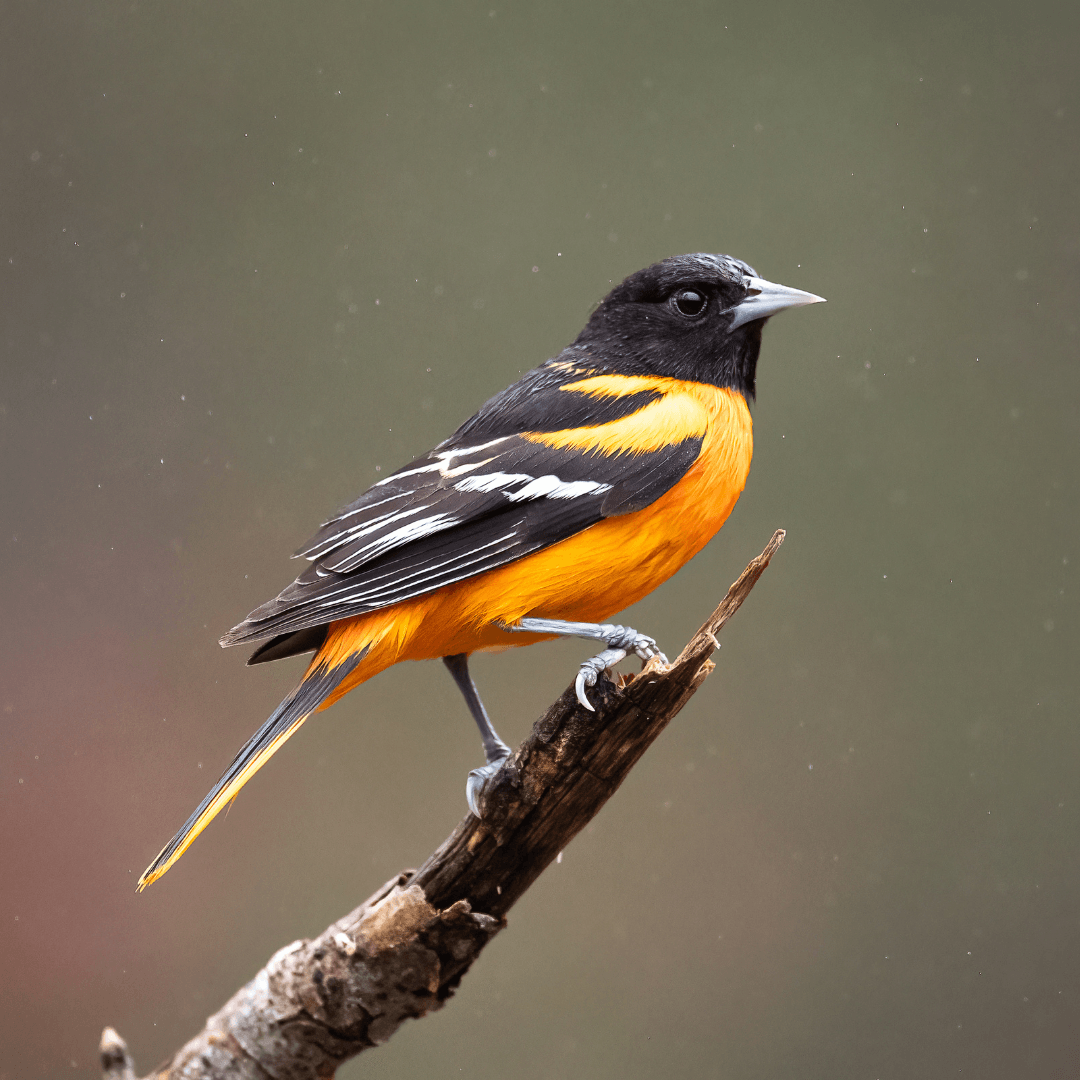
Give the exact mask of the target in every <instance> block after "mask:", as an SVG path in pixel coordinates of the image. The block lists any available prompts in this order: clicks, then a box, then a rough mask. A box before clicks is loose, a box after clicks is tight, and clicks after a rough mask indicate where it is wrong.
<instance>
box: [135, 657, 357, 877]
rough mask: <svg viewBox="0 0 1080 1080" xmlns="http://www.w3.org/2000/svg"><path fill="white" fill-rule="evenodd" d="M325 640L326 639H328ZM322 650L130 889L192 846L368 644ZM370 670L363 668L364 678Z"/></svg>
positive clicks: (337, 685)
mask: <svg viewBox="0 0 1080 1080" xmlns="http://www.w3.org/2000/svg"><path fill="white" fill-rule="evenodd" d="M328 644H329V643H328ZM335 644H337V645H338V647H337V648H322V649H320V650H319V652H318V653H316V655H315V657H314V659H313V660H312V662H311V666H310V667H309V668H308V670H307V673H306V674H305V675H304V678H303V681H302V682H301V683H300V685H299V686H298V687H297V688H296V689H295V690H294V691H293V692H292V693H291V694H290V695H289V696H288V697H287V698H286V699H285V700H284V701H283V702H282V703H281V704H280V705H279V706H278V707H277V708H276V709H275V710H274V712H273V715H271V717H270V719H269V720H267V721H266V723H265V724H263V726H262V727H261V728H259V730H258V731H256V732H255V734H254V735H252V736H251V738H250V739H248V741H247V742H246V743H245V744H244V745H243V747H242V748H241V750H240V753H238V754H237V755H236V757H235V758H234V759H233V763H232V764H231V765H230V766H229V767H228V768H227V769H226V770H225V772H224V773H223V774H222V776H221V779H220V780H218V782H217V783H216V784H215V785H214V786H213V788H212V789H211V790H210V792H209V793H208V794H207V796H206V798H205V799H203V801H202V802H201V803H199V805H198V807H197V808H196V809H195V812H194V813H193V814H192V815H191V817H189V818H188V819H187V821H185V822H184V824H183V826H182V827H181V829H180V831H179V832H178V833H177V834H176V835H175V836H174V837H173V838H172V839H171V840H170V841H169V842H168V843H167V844H166V845H165V846H164V847H163V848H162V849H161V852H160V854H159V855H158V857H157V858H156V859H155V860H154V861H153V862H152V863H151V864H150V865H149V866H148V867H147V868H146V870H145V871H144V872H143V875H142V877H141V878H139V884H138V888H137V890H136V891H138V892H142V890H143V889H145V888H146V886H147V885H150V884H152V883H153V882H155V881H157V879H158V878H159V877H161V876H162V874H164V873H165V871H166V870H168V869H169V867H170V866H172V864H173V863H174V862H176V860H177V859H179V858H180V856H181V855H183V854H184V852H185V851H187V849H188V848H189V847H190V846H191V845H192V843H193V842H194V840H195V837H197V836H198V835H199V833H201V832H202V831H203V829H205V828H206V826H207V825H209V824H210V822H211V821H212V820H213V819H214V817H215V816H216V815H217V814H218V812H219V811H220V810H221V809H222V808H223V807H225V806H227V805H228V804H229V802H230V801H231V800H232V799H233V798H235V797H236V795H237V793H238V792H239V791H240V789H241V788H242V787H243V786H244V785H245V784H246V783H247V782H248V781H249V780H250V779H251V778H252V777H253V776H254V775H255V773H257V772H258V771H259V769H261V768H262V767H263V765H265V764H266V763H267V762H268V761H269V760H270V758H271V757H273V755H274V753H275V752H276V751H277V750H278V748H279V747H281V746H282V745H283V744H284V743H285V741H286V740H287V739H288V738H289V736H290V735H292V734H293V733H294V732H295V731H296V730H297V729H298V728H299V727H300V725H301V724H302V723H303V722H304V721H305V720H306V719H307V718H308V717H309V716H310V715H311V714H312V713H313V712H315V711H316V710H317V709H318V708H319V707H320V706H321V705H323V704H324V703H328V702H327V699H328V698H331V696H332V695H333V698H332V699H336V698H337V697H339V696H340V694H336V695H335V693H334V692H335V691H336V690H339V689H340V690H341V691H342V692H344V690H345V689H349V688H351V687H349V686H345V687H343V686H342V683H345V682H346V680H348V682H349V683H351V684H352V685H355V683H356V682H357V681H363V680H362V679H360V680H350V679H349V676H350V675H352V674H353V672H354V671H355V669H356V667H357V666H358V665H359V664H360V662H361V661H362V660H363V659H364V657H365V656H366V655H367V654H368V651H369V650H370V649H371V646H372V644H373V642H372V641H371V640H370V639H369V640H368V641H367V642H366V643H364V644H362V645H360V646H359V647H354V648H351V649H348V650H342V649H341V647H340V645H341V642H340V641H337V642H335ZM374 674H375V671H371V672H365V677H368V678H370V676H371V675H374Z"/></svg>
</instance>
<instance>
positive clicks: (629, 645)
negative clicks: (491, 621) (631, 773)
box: [507, 619, 667, 712]
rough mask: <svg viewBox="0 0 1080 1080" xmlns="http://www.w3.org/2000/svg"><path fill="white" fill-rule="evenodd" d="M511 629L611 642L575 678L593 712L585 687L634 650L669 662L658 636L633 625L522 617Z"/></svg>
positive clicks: (583, 702)
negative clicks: (652, 636) (659, 643)
mask: <svg viewBox="0 0 1080 1080" xmlns="http://www.w3.org/2000/svg"><path fill="white" fill-rule="evenodd" d="M507 629H508V630H514V631H518V632H520V633H530V634H558V635H559V636H560V637H582V638H591V639H593V640H594V641H602V642H603V643H604V644H605V645H607V648H606V649H605V650H604V651H603V652H601V653H597V654H596V656H591V657H589V659H588V660H586V661H585V662H584V663H583V664H582V665H581V668H580V669H579V670H578V674H577V678H576V679H575V680H574V692H575V693H576V694H577V699H578V701H579V702H580V703H581V705H582V707H584V708H586V709H588V710H589V712H595V711H596V710H595V709H594V708H593V707H592V705H591V703H590V702H589V698H588V695H587V694H586V693H585V688H586V687H587V686H595V685H596V680H597V679H598V678H599V677H600V675H601V673H602V672H604V671H607V670H608V668H613V667H614V666H615V665H616V664H617V663H619V661H620V660H623V659H625V658H626V657H627V656H628V655H629V654H630V653H634V654H636V655H637V656H639V657H641V659H642V660H643V661H647V660H651V659H652V657H654V656H659V657H660V659H661V660H662V661H663V662H664V663H665V664H666V663H667V657H666V656H665V655H664V654H663V653H662V652H661V651H660V649H659V648H658V647H657V644H656V641H655V639H654V638H651V637H649V636H648V635H647V634H639V633H638V631H637V630H635V629H634V628H633V627H630V626H616V625H614V624H613V623H579V622H564V621H563V620H562V619H522V620H521V621H520V622H519V623H518V624H517V625H516V626H510V627H507Z"/></svg>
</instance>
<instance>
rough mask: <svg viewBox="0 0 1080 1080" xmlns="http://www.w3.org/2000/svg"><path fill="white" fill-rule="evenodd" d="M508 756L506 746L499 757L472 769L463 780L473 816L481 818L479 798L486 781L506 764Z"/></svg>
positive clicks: (508, 752)
mask: <svg viewBox="0 0 1080 1080" xmlns="http://www.w3.org/2000/svg"><path fill="white" fill-rule="evenodd" d="M509 757H510V750H509V749H508V748H507V749H506V753H505V754H503V755H502V756H501V757H497V758H494V759H493V760H490V761H488V763H487V764H486V765H481V766H480V768H479V769H473V770H472V772H470V773H469V778H468V780H466V781H465V798H466V800H467V801H468V803H469V809H470V810H471V811H472V814H473V817H477V818H480V819H481V820H483V816H484V815H483V814H481V813H480V800H481V798H482V797H483V794H484V788H485V787H486V786H487V782H488V781H489V780H490V779H491V778H492V777H493V776H494V775H495V774H496V773H497V772H498V771H499V770H500V769H501V768H502V767H503V765H505V764H506V760H507V758H509Z"/></svg>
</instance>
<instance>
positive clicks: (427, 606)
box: [139, 254, 822, 890]
mask: <svg viewBox="0 0 1080 1080" xmlns="http://www.w3.org/2000/svg"><path fill="white" fill-rule="evenodd" d="M821 299H822V298H821V297H820V296H814V295H813V294H812V293H807V292H801V291H799V290H798V289H789V288H786V287H785V286H782V285H775V284H773V283H771V282H768V281H765V280H763V279H762V278H760V277H758V275H757V273H756V271H755V270H754V269H753V268H752V267H750V266H748V265H747V264H746V263H744V262H741V261H740V260H738V259H733V258H731V257H729V256H727V255H707V254H697V255H681V256H677V257H674V258H670V259H665V260H664V261H663V262H659V263H656V264H654V265H653V266H650V267H647V268H646V269H644V270H641V271H639V272H638V273H636V274H633V275H632V276H630V277H628V278H627V279H626V280H625V281H624V282H622V284H620V285H619V286H618V287H616V288H615V289H614V290H612V292H611V293H610V294H609V295H608V296H607V297H606V298H605V299H604V300H603V301H602V302H601V303H600V305H599V306H598V307H597V308H596V310H595V311H594V312H593V314H592V316H591V317H590V318H589V321H588V324H587V325H586V327H585V329H584V330H582V332H581V333H580V334H579V335H578V337H577V340H575V341H574V343H573V344H572V345H570V346H569V347H567V348H566V349H564V350H563V351H562V352H561V353H559V355H558V356H556V357H555V358H554V359H551V360H548V361H547V362H546V363H545V364H542V365H541V366H540V367H538V368H535V369H534V370H532V371H530V372H529V373H528V374H526V375H525V376H524V378H522V379H521V380H520V381H519V382H517V383H515V384H514V385H513V386H511V387H509V388H508V389H506V390H504V391H503V392H502V393H501V394H498V395H496V396H495V397H493V398H492V399H491V400H490V401H488V402H487V403H486V404H485V405H483V406H482V407H481V409H480V411H479V412H478V413H477V414H476V415H475V416H473V417H472V418H471V419H470V420H468V421H466V422H465V423H464V424H463V425H462V426H461V427H460V428H458V430H457V431H456V432H454V434H453V435H451V436H450V438H448V439H447V440H446V441H445V442H442V443H440V444H439V445H438V446H437V447H435V449H434V450H432V451H431V452H430V453H428V454H425V455H424V456H423V457H421V458H418V459H417V460H416V461H413V462H412V463H411V464H409V465H406V466H404V468H401V469H399V470H398V471H397V472H395V473H393V474H392V475H390V476H387V477H386V478H385V479H382V480H380V481H378V483H376V484H375V485H374V486H372V487H371V488H369V489H368V490H367V491H365V492H364V493H363V494H362V495H361V496H360V497H359V498H358V499H357V500H356V501H355V502H352V503H350V504H349V505H348V506H346V507H344V508H343V509H341V510H340V511H338V513H336V514H335V515H334V516H333V517H331V518H330V519H329V520H328V521H327V522H326V523H325V524H323V525H322V527H321V528H320V529H319V531H318V532H317V533H316V534H315V536H314V537H312V539H311V540H309V541H308V543H306V544H304V546H303V547H301V548H300V550H299V551H298V552H297V553H296V555H297V556H298V557H302V558H305V559H307V560H308V561H309V562H310V563H311V566H310V567H309V568H308V569H307V570H305V571H304V573H303V574H301V575H300V577H298V578H297V579H296V581H294V582H293V583H292V584H291V585H290V586H289V587H288V588H286V589H285V590H284V591H283V592H282V593H280V594H279V595H278V596H277V597H275V598H274V599H273V600H270V601H268V602H267V603H265V604H263V605H262V606H261V607H258V608H256V609H255V610H254V611H253V612H252V613H251V614H250V615H249V616H248V617H247V618H246V619H245V620H244V621H243V622H242V623H240V624H239V625H238V626H236V627H234V628H233V629H232V630H230V631H229V632H228V633H227V634H226V635H225V636H224V637H223V638H222V639H221V644H222V646H227V645H239V644H243V643H247V642H254V641H264V642H265V643H264V644H262V645H260V646H259V648H258V649H256V651H255V652H254V653H253V654H252V656H251V658H250V659H249V660H248V663H249V664H261V663H265V662H267V661H269V660H278V659H281V658H282V657H286V656H294V655H297V654H299V653H304V652H310V651H312V650H314V652H315V656H314V657H313V659H312V661H311V663H310V665H309V666H308V668H307V671H306V673H305V675H304V677H303V679H302V680H301V682H300V684H299V686H298V687H297V688H296V689H295V690H294V691H293V692H292V693H291V694H290V695H289V696H288V697H287V698H286V699H285V700H284V701H283V702H282V703H281V704H280V705H279V706H278V708H277V709H276V710H275V712H274V713H273V715H272V716H271V717H270V718H269V719H268V720H267V721H266V723H265V724H263V726H262V727H261V728H260V729H259V730H258V731H257V732H256V733H255V734H254V735H253V736H252V737H251V738H250V739H249V740H248V742H247V743H246V744H245V745H244V746H243V748H242V749H241V750H240V752H239V753H238V754H237V756H236V758H235V760H234V761H233V763H232V764H231V765H230V766H229V767H228V768H227V769H226V770H225V773H224V775H223V776H222V777H221V779H220V780H218V782H217V783H216V784H215V785H214V787H213V789H212V790H211V791H210V793H209V794H208V795H207V796H206V798H205V799H203V801H202V802H201V803H200V804H199V806H198V808H197V809H196V810H195V812H194V813H193V814H192V815H191V817H190V818H189V819H188V820H187V821H186V822H185V823H184V825H183V827H182V828H181V829H180V831H179V832H178V833H177V834H176V836H174V837H173V839H172V840H170V841H169V843H168V844H167V845H166V846H165V848H164V849H163V850H162V851H161V853H160V854H159V855H158V857H157V858H156V859H155V860H154V861H153V862H152V863H151V864H150V866H149V867H148V868H147V870H146V872H145V873H144V874H143V875H142V877H141V878H140V879H139V889H140V890H141V889H143V888H145V887H146V886H147V885H149V884H150V883H151V882H152V881H156V880H157V879H158V878H159V877H161V875H162V874H164V873H165V871H166V870H168V869H169V867H170V866H172V864H173V863H174V862H176V860H177V859H179V858H180V856H181V855H182V854H183V853H184V852H185V851H186V850H187V848H188V847H189V846H190V845H191V843H192V841H193V840H194V839H195V837H197V836H198V835H199V833H200V832H202V830H203V829H204V828H205V827H206V826H207V824H209V822H210V821H211V819H212V818H213V817H214V816H215V815H216V814H217V813H218V811H219V810H221V808H222V807H224V806H225V805H226V804H227V803H228V802H229V801H230V800H231V799H233V798H234V797H235V796H236V794H237V792H238V791H239V790H240V788H241V787H243V785H244V784H245V783H247V781H248V780H249V779H250V778H251V777H252V776H253V775H254V774H255V772H256V771H257V770H258V769H259V768H261V767H262V765H264V764H265V763H266V761H267V760H268V759H269V758H270V757H271V755H272V754H273V753H274V752H275V751H276V750H277V749H278V748H279V747H280V746H281V745H282V743H284V742H285V740H286V739H288V738H289V737H290V736H291V735H292V734H293V733H294V732H295V731H296V730H297V728H299V727H300V725H301V724H302V723H303V722H304V721H305V720H306V719H307V718H308V717H309V716H310V715H311V714H312V713H314V712H317V711H318V710H320V709H325V708H327V707H328V706H330V705H332V704H333V703H334V702H335V701H337V700H338V698H340V697H342V695H344V694H347V693H348V692H349V691H350V690H352V689H353V688H354V687H356V686H359V685H360V683H362V682H365V681H366V680H368V679H370V678H371V677H372V676H373V675H376V674H378V673H379V672H380V671H382V670H383V669H385V668H387V667H389V666H390V665H391V664H396V663H398V662H399V661H402V660H425V659H432V658H436V657H441V658H443V660H444V661H445V662H446V664H447V666H448V667H449V669H450V672H451V674H452V675H453V676H454V679H455V681H456V682H457V684H458V686H459V687H460V689H461V690H462V692H463V694H464V695H465V699H466V701H467V703H468V705H469V709H470V711H471V712H472V714H473V717H474V718H475V720H476V722H477V724H478V725H479V727H480V732H481V736H482V740H483V744H484V751H485V756H486V759H487V764H486V765H485V766H484V767H482V768H480V769H474V770H473V771H472V772H471V773H470V774H469V780H468V784H467V789H466V790H467V796H468V801H469V805H470V808H471V809H472V810H473V812H474V813H477V814H478V813H479V809H480V807H479V802H480V795H481V791H482V788H483V784H484V782H485V781H486V779H487V778H488V777H490V776H491V775H493V774H494V772H495V771H496V770H497V769H498V768H499V766H500V765H501V764H502V762H503V761H504V760H505V759H506V757H507V755H508V754H509V749H508V748H507V747H506V745H505V744H504V743H503V742H502V741H501V740H500V739H499V737H498V735H497V734H496V733H495V731H494V729H493V727H492V726H491V722H490V721H489V720H488V717H487V714H486V713H485V711H484V707H483V705H482V704H481V702H480V698H479V696H478V695H477V693H476V689H475V687H474V686H473V683H472V680H471V678H470V677H469V672H468V666H467V661H468V656H469V654H470V653H472V652H475V651H477V650H478V649H488V648H493V647H500V648H501V647H505V646H508V645H529V644H532V643H534V642H537V641H543V640H548V639H551V638H552V637H554V636H558V635H573V636H581V637H587V638H593V639H596V640H599V641H602V642H603V643H604V644H605V646H606V648H605V649H604V651H603V652H601V653H600V654H599V655H598V656H596V657H593V658H592V659H590V660H587V661H586V662H585V663H584V664H583V665H582V666H581V670H580V671H579V673H578V677H577V692H578V697H579V699H580V701H581V703H582V705H584V706H585V707H586V708H591V705H590V704H589V701H588V696H587V692H586V688H587V687H588V686H591V685H594V684H595V682H596V679H597V676H598V675H599V673H600V672H602V671H603V670H605V669H606V668H608V667H610V666H613V665H614V664H616V663H618V661H619V660H621V659H622V658H623V657H625V656H626V655H627V654H628V652H634V653H636V654H637V655H638V656H641V657H642V658H647V657H649V656H652V655H655V654H657V653H658V650H657V646H656V643H655V642H654V641H653V639H652V638H650V637H647V636H646V635H644V634H639V633H638V632H637V631H635V630H632V629H629V628H627V627H621V626H612V625H608V624H602V622H603V620H605V619H607V618H609V617H610V616H611V615H612V614H613V613H614V612H617V611H620V610H622V609H623V608H625V607H627V606H629V605H630V604H633V603H634V602H635V601H637V600H640V599H641V598H642V597H643V596H645V595H646V594H647V593H649V592H651V591H652V590H653V589H655V588H656V587H657V586H658V585H659V584H661V582H663V581H666V580H667V579H668V578H669V577H670V576H671V575H672V574H674V573H675V571H676V570H678V569H679V568H680V567H681V566H682V565H683V564H684V563H686V562H687V561H688V560H689V559H691V558H692V557H693V556H694V555H696V554H697V553H698V552H699V551H700V550H701V549H702V548H703V547H704V546H705V544H706V543H707V542H708V541H709V540H710V539H711V538H712V536H713V535H714V534H715V533H716V532H717V530H718V529H719V528H720V526H721V525H723V524H724V521H725V520H726V519H727V516H728V514H730V513H731V509H732V507H733V506H734V505H735V502H736V500H737V499H738V497H739V495H740V493H741V492H742V490H743V486H744V484H745V482H746V477H747V473H748V472H749V469H750V457H751V452H752V434H751V422H750V411H749V408H748V401H749V400H752V399H753V397H754V379H755V371H756V366H757V360H758V353H759V350H760V347H761V331H762V327H763V326H764V323H765V321H766V319H768V318H769V316H771V315H774V314H776V313H777V312H778V311H781V310H783V309H784V308H788V307H796V306H799V305H803V304H814V303H818V302H820V301H821Z"/></svg>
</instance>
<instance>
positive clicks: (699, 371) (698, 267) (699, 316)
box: [574, 254, 822, 398]
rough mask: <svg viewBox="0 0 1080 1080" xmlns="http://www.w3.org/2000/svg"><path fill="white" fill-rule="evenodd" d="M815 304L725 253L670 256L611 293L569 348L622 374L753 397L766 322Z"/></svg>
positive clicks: (815, 299) (816, 299) (816, 298)
mask: <svg viewBox="0 0 1080 1080" xmlns="http://www.w3.org/2000/svg"><path fill="white" fill-rule="evenodd" d="M821 299H822V298H821V297H820V296H814V295H813V293H806V292H801V291H800V290H798V289H789V288H787V287H785V286H783V285H775V284H773V283H772V282H769V281H765V280H764V279H763V278H760V277H758V275H757V271H755V270H754V268H753V267H752V266H749V265H748V264H747V263H744V262H742V261H741V260H740V259H733V258H732V257H731V256H730V255H705V254H698V255H676V256H674V257H672V258H670V259H664V261H663V262H658V263H654V264H653V265H652V266H649V267H646V268H645V269H644V270H639V271H638V272H637V273H636V274H631V275H630V277H628V278H627V279H626V280H625V281H624V282H623V283H622V284H621V285H618V286H617V287H616V288H614V289H612V291H611V292H610V293H609V294H608V295H607V296H606V297H605V298H604V300H603V302H602V303H601V304H600V306H599V307H598V308H597V309H596V311H594V312H593V314H592V317H591V318H590V319H589V322H588V324H587V325H586V327H585V329H584V330H582V331H581V333H580V334H579V335H578V338H577V340H576V341H575V342H574V345H575V346H576V347H578V348H581V349H584V350H585V351H587V352H588V354H589V357H590V360H591V362H593V363H596V364H598V365H599V366H600V367H603V368H605V369H608V370H611V371H617V372H619V373H621V374H635V375H662V376H667V377H669V378H674V379H685V380H687V381H690V382H703V383H711V384H712V385H715V386H730V387H732V388H733V389H736V390H738V391H740V392H741V393H743V394H745V395H746V396H747V397H749V398H752V397H753V396H754V378H755V375H756V371H757V359H758V352H759V351H760V349H761V328H762V327H763V326H764V325H765V320H766V319H768V318H769V316H770V315H775V314H776V313H777V312H778V311H782V310H783V309H784V308H785V307H796V306H798V305H801V304H816V303H819V302H821Z"/></svg>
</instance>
